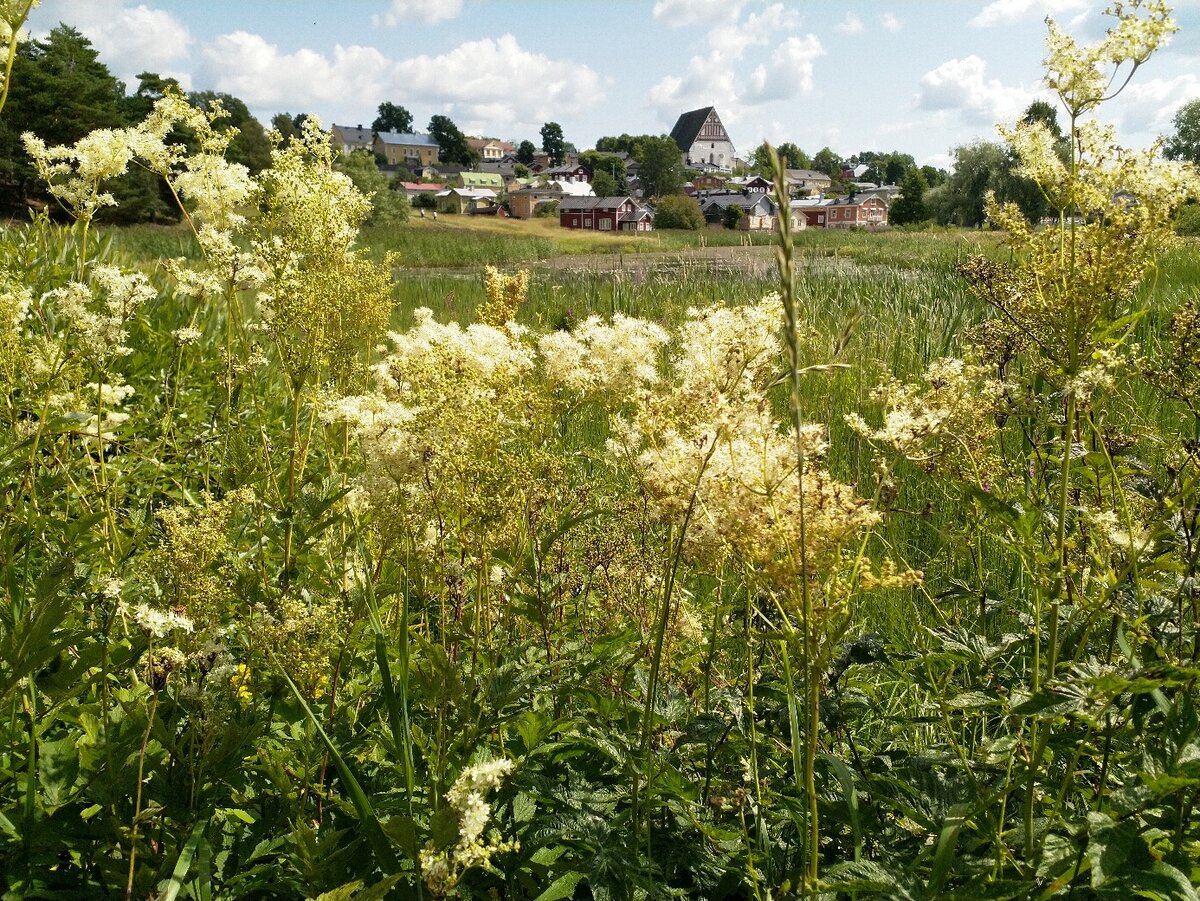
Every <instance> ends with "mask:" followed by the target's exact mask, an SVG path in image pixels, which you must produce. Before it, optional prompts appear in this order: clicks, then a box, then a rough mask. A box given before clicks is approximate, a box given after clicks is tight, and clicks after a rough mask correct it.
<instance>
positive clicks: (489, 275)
mask: <svg viewBox="0 0 1200 901" xmlns="http://www.w3.org/2000/svg"><path fill="white" fill-rule="evenodd" d="M483 288H484V292H485V293H486V294H487V301H486V302H485V303H484V305H483V306H482V307H480V308H479V314H478V319H479V321H480V322H482V323H483V324H484V325H491V326H495V327H496V328H500V327H501V326H503V325H505V324H507V323H509V322H512V321H513V320H514V319H516V318H517V310H519V309H520V308H521V304H523V303H524V302H525V298H526V297H527V296H528V294H529V270H528V269H519V270H517V271H516V272H515V273H513V274H512V275H504V274H503V273H502V272H501V271H500V270H499V269H497V268H496V267H495V266H485V267H484V269H483Z"/></svg>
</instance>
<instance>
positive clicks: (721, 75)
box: [648, 56, 740, 124]
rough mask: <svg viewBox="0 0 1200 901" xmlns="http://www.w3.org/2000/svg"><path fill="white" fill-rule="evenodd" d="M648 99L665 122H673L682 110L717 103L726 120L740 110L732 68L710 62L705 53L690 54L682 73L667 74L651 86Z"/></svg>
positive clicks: (730, 119)
mask: <svg viewBox="0 0 1200 901" xmlns="http://www.w3.org/2000/svg"><path fill="white" fill-rule="evenodd" d="M648 103H649V105H650V106H651V107H653V108H655V109H657V110H658V111H659V114H660V115H661V116H662V119H663V121H664V122H674V121H675V118H676V117H677V116H678V115H679V114H680V113H681V112H683V111H684V110H690V109H698V108H699V107H702V106H716V107H717V108H718V110H719V111H720V113H721V118H722V119H723V120H726V124H728V122H730V121H734V120H735V119H736V118H737V116H738V113H739V112H740V105H739V104H738V102H737V81H736V79H735V77H734V73H733V70H732V69H730V68H728V67H725V66H713V65H711V63H710V62H709V60H708V59H707V58H706V57H703V56H693V57H692V59H691V61H690V62H689V63H688V68H687V72H686V73H685V74H684V75H683V76H677V75H667V76H664V77H663V78H662V79H660V80H659V81H658V82H657V83H656V84H655V85H653V86H652V87H651V88H650V93H649V96H648Z"/></svg>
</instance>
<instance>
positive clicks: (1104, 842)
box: [1086, 811, 1150, 888]
mask: <svg viewBox="0 0 1200 901" xmlns="http://www.w3.org/2000/svg"><path fill="white" fill-rule="evenodd" d="M1087 819H1088V833H1089V839H1088V846H1087V851H1086V854H1087V858H1088V861H1089V862H1090V863H1091V865H1092V888H1099V887H1100V886H1102V885H1104V884H1105V883H1106V882H1108V881H1109V880H1110V879H1114V878H1116V877H1119V876H1121V875H1122V873H1123V872H1125V871H1126V870H1127V869H1128V868H1131V867H1136V868H1141V867H1144V866H1146V865H1148V864H1149V863H1150V848H1149V847H1148V846H1147V845H1146V840H1145V839H1144V838H1142V836H1141V835H1139V834H1138V827H1137V823H1135V822H1133V821H1132V820H1124V821H1122V822H1117V821H1115V820H1113V819H1112V817H1110V816H1108V815H1107V814H1103V813H1099V812H1096V811H1093V812H1092V813H1089V814H1088V818H1087Z"/></svg>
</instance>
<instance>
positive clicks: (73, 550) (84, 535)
mask: <svg viewBox="0 0 1200 901" xmlns="http://www.w3.org/2000/svg"><path fill="white" fill-rule="evenodd" d="M1157 9H1158V8H1157V7H1156V6H1155V7H1152V8H1150V9H1148V10H1144V9H1142V8H1140V7H1138V8H1134V9H1130V10H1125V11H1123V12H1122V13H1121V15H1120V16H1119V17H1118V20H1117V25H1116V26H1114V30H1113V32H1112V33H1111V34H1110V35H1109V36H1107V37H1106V38H1105V39H1104V41H1103V42H1102V43H1101V45H1099V48H1098V49H1095V50H1089V51H1088V52H1087V53H1084V52H1083V51H1082V49H1081V48H1077V47H1075V46H1074V45H1073V44H1063V45H1062V46H1060V47H1059V51H1060V52H1059V53H1058V55H1057V56H1056V55H1055V54H1052V55H1051V74H1052V75H1054V74H1055V73H1057V80H1056V81H1055V83H1056V84H1060V85H1065V87H1063V88H1062V90H1061V92H1060V98H1061V99H1062V101H1063V103H1064V105H1065V108H1066V109H1067V111H1068V113H1069V114H1070V129H1069V131H1068V134H1070V135H1072V136H1073V139H1072V143H1071V145H1070V147H1069V148H1063V147H1056V146H1055V144H1054V143H1053V141H1052V140H1051V138H1050V136H1049V134H1048V132H1047V131H1046V129H1045V126H1044V125H1039V124H1037V123H1032V124H1030V123H1027V124H1025V125H1023V126H1020V127H1018V128H1016V129H1014V130H1013V131H1012V132H1011V134H1010V135H1009V140H1010V143H1011V144H1012V147H1013V152H1014V154H1016V156H1017V157H1018V158H1019V159H1020V160H1021V161H1022V165H1023V167H1024V170H1025V171H1026V172H1027V173H1028V174H1029V176H1030V177H1032V178H1035V179H1037V180H1038V183H1039V185H1040V186H1041V188H1042V190H1043V191H1044V192H1045V193H1046V196H1047V198H1048V199H1050V200H1051V201H1053V202H1054V203H1055V204H1056V208H1057V209H1058V210H1059V212H1060V215H1059V218H1058V221H1057V224H1056V225H1051V226H1048V227H1042V228H1036V229H1035V228H1031V227H1030V226H1029V224H1028V223H1027V222H1026V221H1025V220H1024V219H1023V218H1021V216H1020V213H1019V211H1017V210H1016V209H1015V208H1012V207H1005V206H1002V205H999V204H995V203H991V204H990V205H989V217H990V220H991V222H992V223H994V226H995V229H994V231H992V232H990V233H961V232H951V231H946V232H929V233H922V232H908V233H902V232H895V233H888V234H867V233H841V234H838V233H829V232H807V231H806V232H803V233H795V234H793V233H791V232H790V231H789V230H788V228H787V225H786V223H782V224H781V225H780V227H779V231H778V232H777V233H776V234H774V235H772V236H769V237H763V238H761V239H756V240H761V241H762V242H764V243H762V244H761V246H743V245H744V238H743V237H742V236H740V235H727V234H725V233H723V232H718V231H713V232H709V233H706V234H705V241H704V246H700V241H699V238H698V237H697V236H696V235H694V234H684V233H658V234H653V235H650V236H639V237H637V238H633V239H627V238H623V237H622V238H618V237H615V236H613V237H603V238H602V237H598V236H590V235H569V234H563V233H562V232H560V231H557V230H555V229H554V228H552V227H551V226H549V225H547V224H546V223H514V222H500V221H490V222H489V221H482V220H478V221H472V220H466V219H463V220H454V219H452V218H451V217H441V218H440V219H439V221H438V222H437V223H436V224H435V223H433V222H432V221H416V222H412V223H409V224H408V225H407V226H404V227H397V228H395V229H390V230H382V231H375V232H365V233H364V232H360V229H359V226H360V224H361V222H362V221H363V220H364V219H365V217H366V215H367V213H368V211H369V204H370V200H369V198H367V197H364V196H363V195H362V194H361V193H359V192H358V191H357V190H356V189H355V188H354V187H353V185H352V184H351V183H350V182H349V180H348V179H346V178H345V177H344V176H341V175H340V174H338V173H337V172H335V171H334V169H333V165H332V163H333V160H332V154H333V150H332V148H331V147H330V144H329V142H328V140H327V137H326V136H325V135H324V134H323V133H322V132H321V131H320V130H319V126H318V125H317V124H316V123H314V122H310V123H309V124H307V125H306V126H305V130H304V132H303V133H302V134H301V135H300V136H299V137H298V138H296V139H295V140H293V141H292V142H291V143H290V144H288V145H286V146H280V147H278V148H277V149H276V151H275V153H274V155H273V161H272V166H271V168H270V169H268V170H266V171H265V172H264V173H263V174H262V175H260V176H258V177H257V178H255V179H252V178H251V177H250V176H249V174H248V173H247V172H246V170H245V169H244V168H241V167H238V166H236V165H233V164H230V163H228V162H226V160H225V158H224V151H225V149H226V147H227V144H228V141H229V133H228V132H222V131H220V130H218V129H216V128H214V127H213V118H212V117H213V116H215V115H219V110H216V111H209V112H207V113H206V112H202V111H198V110H196V109H194V108H192V107H190V106H189V105H188V104H187V103H186V102H185V101H184V100H183V99H182V98H179V97H176V96H174V95H170V94H168V95H167V96H165V97H164V98H162V99H161V100H160V101H158V102H157V104H156V106H155V110H154V112H153V113H152V114H151V116H150V117H149V118H148V119H147V120H146V122H145V123H144V124H143V125H140V126H137V127H134V128H131V129H122V130H115V131H109V132H99V133H95V134H93V135H91V136H89V137H88V138H85V139H84V140H83V141H81V142H80V144H78V145H76V146H74V147H70V148H58V149H54V148H45V147H41V146H39V145H38V143H37V142H36V141H31V142H29V143H28V145H27V147H28V150H29V152H30V154H31V156H32V157H33V159H34V160H35V162H36V163H37V165H38V167H39V170H40V172H41V174H42V176H43V177H44V179H45V180H46V182H47V184H48V186H49V190H50V191H51V194H52V195H53V196H54V198H55V199H56V201H57V202H58V203H59V204H60V206H61V208H62V209H63V210H64V211H65V212H66V213H67V214H69V216H70V218H71V220H72V221H71V223H70V224H66V225H64V224H59V223H55V222H52V221H51V220H50V219H49V218H48V217H45V216H43V217H39V218H36V219H34V220H32V221H31V222H29V223H27V224H26V223H22V224H19V225H9V226H6V227H4V228H3V230H2V231H0V278H2V280H0V397H2V403H0V422H2V425H3V428H0V504H2V507H0V574H2V575H0V584H2V586H3V589H2V594H0V894H2V896H3V898H5V899H9V898H12V899H18V898H122V897H123V898H126V899H132V898H154V899H163V901H173V899H177V898H192V899H206V901H207V899H227V898H248V899H249V898H297V899H301V898H317V899H324V901H351V899H357V901H370V899H385V898H391V899H408V898H418V899H420V898H448V897H459V898H479V899H485V898H505V899H526V901H564V899H578V901H584V899H597V901H625V899H655V901H657V899H665V898H681V899H683V898H688V899H691V898H696V899H714V901H716V899H751V898H753V899H755V901H764V899H778V901H782V899H791V898H820V899H829V901H841V899H867V898H881V899H883V898H886V899H934V898H939V899H952V898H971V899H1028V898H1045V899H1051V898H1073V899H1114V901H1115V899H1128V898H1149V899H1195V898H1197V890H1196V884H1197V882H1200V815H1198V811H1197V805H1198V802H1200V711H1198V710H1197V697H1198V694H1197V691H1196V681H1197V677H1198V676H1200V633H1198V631H1197V624H1198V617H1200V590H1198V587H1197V586H1198V585H1200V339H1198V336H1200V301H1198V300H1197V296H1196V284H1197V277H1198V276H1200V271H1198V270H1200V265H1198V264H1197V262H1196V259H1197V258H1196V253H1195V250H1196V248H1195V246H1194V245H1187V244H1181V243H1179V242H1177V241H1176V240H1175V239H1174V237H1173V235H1172V233H1171V228H1170V222H1171V213H1172V210H1173V209H1174V208H1175V206H1177V205H1178V204H1179V203H1180V202H1181V201H1182V200H1183V199H1185V198H1187V197H1189V196H1195V195H1196V194H1197V193H1200V191H1198V189H1200V178H1198V176H1197V173H1196V171H1195V169H1194V168H1193V167H1191V166H1188V165H1182V164H1171V163H1167V162H1165V161H1163V160H1161V159H1158V158H1157V157H1156V156H1155V155H1153V154H1144V153H1138V152H1132V151H1124V150H1121V149H1120V148H1117V147H1114V146H1110V145H1111V140H1109V138H1110V136H1106V135H1105V133H1103V132H1102V131H1099V132H1098V131H1095V130H1094V126H1092V125H1089V124H1086V123H1083V122H1082V121H1081V119H1080V117H1081V115H1082V114H1083V113H1084V112H1086V111H1090V110H1091V109H1093V108H1094V106H1095V104H1096V102H1097V98H1098V97H1099V96H1100V95H1098V94H1095V93H1094V92H1093V93H1089V91H1090V90H1092V88H1094V87H1095V84H1094V79H1091V78H1090V76H1088V72H1089V71H1091V69H1089V68H1088V67H1089V66H1090V67H1092V68H1095V67H1096V66H1099V65H1100V64H1101V62H1103V61H1106V60H1113V59H1125V57H1123V56H1122V54H1124V53H1130V52H1134V51H1137V52H1138V53H1139V54H1140V53H1142V52H1149V50H1150V49H1153V44H1154V43H1155V42H1156V41H1157V39H1158V38H1159V37H1161V36H1162V34H1163V33H1165V29H1166V20H1165V18H1164V17H1165V15H1166V14H1165V12H1161V14H1160V12H1156V10H1157ZM1131 48H1132V49H1131ZM1056 60H1057V63H1056V62H1055V61H1056ZM1080 60H1083V61H1084V62H1080ZM1089 60H1090V62H1087V61H1089ZM1085 63H1086V65H1085ZM1054 65H1059V66H1060V67H1065V68H1064V71H1058V70H1055V69H1054V68H1053V67H1054ZM1081 66H1083V70H1082V74H1081V71H1080V68H1079V67H1081ZM1072 73H1073V76H1072V77H1071V78H1067V77H1065V76H1066V75H1067V74H1072ZM1101 93H1102V92H1101ZM181 126H184V127H186V128H187V129H189V130H190V132H191V133H192V134H194V135H195V136H196V142H197V149H196V150H195V151H194V152H191V153H188V152H185V151H184V150H183V148H181V147H179V146H176V145H173V144H172V143H171V141H170V135H172V134H174V133H175V129H176V128H178V127H181ZM1064 159H1067V160H1068V162H1069V165H1068V163H1064V161H1063V160H1064ZM133 163H136V164H138V165H143V166H146V167H147V168H150V169H151V170H152V171H156V172H158V173H159V174H160V175H161V176H162V178H163V179H164V180H165V183H166V184H167V185H168V186H169V187H170V188H171V190H172V191H173V192H174V193H175V195H176V196H177V197H178V199H179V201H180V203H181V205H182V208H183V209H184V210H185V212H186V218H187V220H188V223H187V230H186V231H184V230H179V229H162V228H146V227H141V228H136V229H125V230H117V231H109V230H106V229H104V228H103V227H101V226H99V225H98V224H97V223H96V222H95V219H96V214H97V211H98V210H99V209H100V208H101V207H102V206H103V205H104V204H105V203H106V200H105V195H104V186H105V182H106V180H107V179H109V178H112V177H114V176H115V175H116V174H118V173H119V172H120V171H122V169H123V168H124V167H126V166H128V165H130V164H133ZM781 176H782V173H781V172H777V178H776V182H777V183H778V184H782V183H783V182H784V179H783V178H782V177H781ZM780 199H781V200H782V199H783V198H780ZM1081 211H1083V212H1081ZM1084 213H1086V215H1085V214H1084ZM723 242H724V246H722V244H723Z"/></svg>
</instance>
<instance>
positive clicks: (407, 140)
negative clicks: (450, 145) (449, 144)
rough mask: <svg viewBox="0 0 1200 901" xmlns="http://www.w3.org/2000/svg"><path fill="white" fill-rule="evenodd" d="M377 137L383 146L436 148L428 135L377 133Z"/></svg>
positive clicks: (435, 143)
mask: <svg viewBox="0 0 1200 901" xmlns="http://www.w3.org/2000/svg"><path fill="white" fill-rule="evenodd" d="M378 135H379V140H381V141H383V143H385V144H401V145H404V146H405V147H414V146H421V147H436V146H437V145H438V143H437V141H435V140H434V139H433V138H431V137H429V135H417V134H408V133H406V134H401V133H399V132H395V131H381V132H378Z"/></svg>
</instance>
